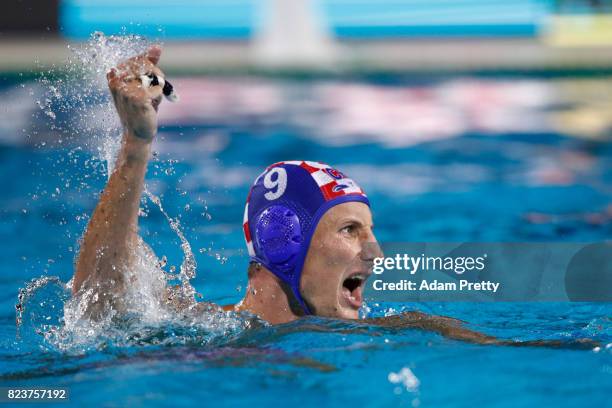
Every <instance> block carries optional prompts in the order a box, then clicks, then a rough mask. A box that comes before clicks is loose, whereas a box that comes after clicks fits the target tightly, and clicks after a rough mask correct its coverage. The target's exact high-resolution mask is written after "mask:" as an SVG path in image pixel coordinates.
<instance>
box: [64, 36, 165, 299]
mask: <svg viewBox="0 0 612 408" xmlns="http://www.w3.org/2000/svg"><path fill="white" fill-rule="evenodd" d="M160 55H161V49H160V48H159V47H152V48H150V49H149V50H148V51H147V52H146V53H145V54H143V55H139V56H137V57H134V58H131V59H129V60H127V61H126V62H124V63H123V64H121V65H119V66H118V67H117V69H114V68H113V69H112V70H111V71H110V72H109V73H108V74H107V79H108V86H109V89H110V92H111V94H112V96H113V101H114V103H115V108H116V110H117V113H118V114H119V117H120V119H121V124H122V125H123V137H122V142H121V150H120V152H119V155H118V157H117V162H116V164H115V167H114V170H113V173H112V175H111V177H110V179H109V181H108V183H107V184H106V187H105V188H104V191H103V192H102V194H101V196H100V201H99V202H98V205H97V206H96V209H95V210H94V212H93V215H92V217H91V220H90V221H89V224H88V225H87V229H86V231H85V234H84V236H83V240H82V243H81V248H80V251H79V255H78V259H77V262H76V268H75V273H74V279H73V283H72V292H73V293H75V294H76V293H78V292H79V291H81V290H83V289H89V288H94V289H96V290H100V289H102V290H101V292H102V293H109V292H115V293H116V292H120V291H122V290H123V289H125V284H126V282H125V280H126V273H125V272H126V270H127V268H129V267H130V265H131V263H132V261H133V259H132V258H133V255H134V246H135V245H136V243H137V240H138V233H137V231H138V210H139V206H140V197H141V194H142V191H143V185H144V176H145V173H146V170H147V163H148V161H149V157H150V154H151V142H152V141H153V138H154V137H155V134H156V133H157V108H158V106H159V104H160V102H161V99H162V88H161V86H159V85H158V86H151V87H145V86H143V84H142V83H141V81H140V77H141V75H145V74H149V73H153V74H155V75H157V76H158V77H159V76H161V77H163V73H162V72H161V71H160V70H159V68H157V63H158V61H159V57H160Z"/></svg>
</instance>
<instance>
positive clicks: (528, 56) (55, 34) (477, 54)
mask: <svg viewBox="0 0 612 408" xmlns="http://www.w3.org/2000/svg"><path fill="white" fill-rule="evenodd" d="M130 35H140V36H144V38H145V39H144V40H143V39H142V38H136V37H129V36H130ZM126 36H128V37H126ZM146 42H148V43H152V42H159V43H161V44H162V45H163V47H164V54H163V56H162V62H161V67H162V68H163V69H164V70H165V71H166V73H167V75H168V78H170V79H171V81H172V82H173V84H174V85H175V88H176V89H177V90H178V93H179V95H180V96H181V101H180V102H179V103H177V104H170V103H165V104H164V105H163V106H162V108H161V110H160V126H161V127H160V134H159V137H158V139H157V141H156V144H155V151H156V153H155V157H154V161H153V163H152V165H151V167H150V171H149V174H148V175H147V180H148V181H147V183H148V188H149V190H150V191H151V192H152V193H154V194H157V195H159V196H160V197H161V198H162V202H163V204H164V207H165V210H166V211H167V213H168V214H169V216H170V217H172V218H173V219H176V220H179V221H180V225H181V227H182V229H183V230H184V233H185V236H186V237H187V239H188V241H189V242H190V243H191V247H192V250H193V252H194V254H195V256H196V258H197V261H198V264H199V266H200V268H199V269H200V270H201V271H202V272H200V274H199V275H198V278H197V280H196V286H197V287H198V289H199V290H203V291H204V295H205V296H206V297H207V298H208V299H212V300H218V301H233V300H236V299H237V298H238V297H239V296H240V295H241V289H242V288H243V287H244V283H245V282H246V274H245V273H244V270H245V267H246V262H247V259H246V255H245V253H244V248H243V246H244V243H243V238H242V232H241V229H240V220H241V219H242V211H243V205H244V200H245V197H246V194H247V191H248V188H249V185H250V183H251V182H252V180H253V179H254V177H255V176H256V175H257V174H259V173H260V171H261V169H263V168H265V166H267V165H268V164H270V163H273V162H276V161H280V160H295V159H307V160H320V161H326V162H330V163H332V164H335V165H336V166H338V167H339V168H340V169H342V170H344V171H345V172H347V173H348V174H349V175H351V176H352V177H353V178H355V179H356V180H357V181H358V182H359V183H361V184H362V186H363V187H364V189H365V190H366V192H367V193H368V194H369V196H370V198H371V201H372V204H373V210H374V217H375V221H376V224H377V234H378V238H379V240H381V241H387V242H388V241H443V242H444V241H446V242H448V241H468V240H471V241H600V240H606V239H609V238H610V235H611V232H612V206H611V204H610V203H611V202H612V200H611V198H612V170H611V163H612V160H610V159H611V158H612V154H611V149H610V139H611V123H612V100H611V95H612V89H611V85H612V2H610V1H606V0H565V1H564V0H556V1H554V0H515V1H512V2H500V1H494V0H429V1H425V0H422V1H421V0H404V1H395V0H377V1H374V0H371V1H369V0H321V1H306V0H267V1H264V0H262V1H252V0H223V1H216V0H198V1H195V0H180V1H171V2H169V1H164V2H162V1H160V0H147V1H144V0H104V1H103V0H61V1H58V0H45V1H42V0H41V1H34V0H12V1H9V2H8V3H5V4H4V7H3V13H2V14H1V15H0V55H1V58H0V91H1V92H2V98H1V99H0V112H2V114H3V119H2V121H0V158H1V160H0V167H1V169H2V172H1V177H2V179H1V181H2V185H3V186H4V187H3V188H4V191H3V195H2V198H0V203H1V206H0V217H1V218H0V228H1V229H0V235H1V236H2V241H3V242H5V243H6V244H5V245H4V246H3V247H2V248H1V249H0V251H2V255H3V258H4V259H9V260H10V261H9V262H5V263H4V264H3V265H2V266H1V267H0V268H3V269H4V270H5V271H6V275H5V276H7V279H8V282H9V283H8V285H10V286H11V288H12V289H16V288H17V287H19V285H21V284H22V282H23V280H24V277H25V278H28V277H35V276H40V274H42V273H45V274H47V273H48V274H55V275H59V276H60V277H61V278H62V279H64V280H67V279H68V278H69V277H70V275H71V272H72V262H73V259H74V256H75V253H76V251H77V248H78V239H79V237H80V236H81V234H82V231H83V229H84V227H85V225H86V222H87V220H88V217H89V214H90V213H91V211H92V210H93V207H94V205H95V203H96V200H97V197H98V193H99V191H100V189H101V188H102V187H103V185H104V181H105V179H106V176H107V168H108V167H107V160H110V162H111V163H112V159H111V157H112V150H113V149H112V145H113V143H112V142H113V141H115V142H116V140H117V137H118V134H119V130H118V129H117V122H116V120H115V119H114V114H113V112H112V107H111V105H110V101H109V98H108V94H107V92H106V90H105V85H104V72H105V69H107V68H108V67H110V66H112V64H114V63H116V62H118V60H119V59H120V58H119V57H122V58H125V57H127V56H129V55H130V53H134V52H137V51H142V49H143V47H144V46H145V43H146ZM83 72H85V73H86V74H84V73H83ZM92 84H93V85H92ZM109 146H111V147H110V148H109ZM109 152H110V153H109ZM398 220H399V221H398ZM142 232H143V235H145V239H146V240H147V242H149V243H150V244H151V245H152V246H153V247H154V249H155V250H156V251H157V253H158V255H159V256H160V257H161V256H162V255H165V256H167V257H168V260H169V262H168V267H171V266H172V265H175V266H176V265H179V264H180V262H181V259H182V257H183V253H182V252H181V245H180V240H179V237H177V235H176V234H175V232H174V231H173V230H172V229H171V228H170V227H169V225H168V221H167V219H166V218H165V217H164V215H163V214H162V212H160V211H159V209H156V208H155V206H153V205H152V204H151V202H150V201H147V200H144V201H143V217H142ZM15 237H19V239H14V238H15ZM24 271H25V273H24ZM3 276H4V275H3ZM204 279H208V282H210V285H203V284H202V282H203V281H204ZM237 283H238V284H237ZM12 289H11V290H7V291H3V293H5V294H6V295H5V296H6V299H5V301H6V302H7V303H6V304H7V305H9V304H10V303H11V302H13V301H14V298H13V294H14V290H12Z"/></svg>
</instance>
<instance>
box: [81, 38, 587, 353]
mask: <svg viewBox="0 0 612 408" xmlns="http://www.w3.org/2000/svg"><path fill="white" fill-rule="evenodd" d="M160 55H161V49H160V48H158V47H152V48H151V49H149V50H148V51H147V53H146V54H143V55H140V56H137V57H134V58H132V59H130V60H128V61H126V62H125V63H123V64H121V65H119V66H118V67H117V68H116V69H112V70H111V71H110V72H109V73H108V75H107V79H108V85H109V89H110V91H111V94H112V96H113V101H114V103H115V107H116V109H117V113H118V114H119V117H120V119H121V123H122V125H123V128H124V133H123V138H122V145H121V149H120V151H119V155H118V157H117V162H116V164H115V167H114V170H113V172H112V175H111V177H110V179H109V180H108V183H107V184H106V187H105V189H104V191H103V192H102V194H101V196H100V201H99V202H98V205H97V206H96V209H95V211H94V213H93V215H92V217H91V220H90V221H89V224H88V226H87V230H86V231H85V235H84V237H83V240H82V243H81V248H80V251H79V256H78V259H77V262H76V270H75V274H74V278H73V283H72V285H73V286H72V290H73V293H74V294H75V295H82V294H86V295H87V296H86V297H85V299H86V300H87V304H86V305H85V307H87V311H88V314H89V317H91V318H93V319H96V318H99V317H101V316H102V315H104V314H108V311H109V308H110V307H112V308H113V310H114V311H119V312H121V310H122V308H123V306H125V305H123V304H122V300H125V298H126V297H129V298H130V299H132V300H133V299H134V298H136V299H137V301H138V302H142V303H146V302H147V301H148V300H149V299H147V296H148V295H144V294H138V295H137V296H122V295H124V294H125V293H126V291H127V290H129V289H130V288H131V287H132V286H133V285H134V281H135V280H136V279H138V278H139V277H138V276H136V275H135V274H134V273H132V272H133V271H134V270H137V269H138V268H139V267H141V265H139V264H138V262H140V261H142V258H141V257H139V251H141V250H142V248H143V244H142V242H141V239H140V237H139V236H138V212H139V204H140V198H141V194H142V192H143V186H144V176H145V173H146V168H147V163H148V161H149V157H150V154H151V142H152V141H153V138H154V136H155V134H156V133H157V109H158V107H159V104H160V103H161V100H162V98H163V97H164V96H166V97H167V99H169V100H176V95H175V94H174V92H173V89H172V86H171V85H170V84H169V82H168V81H166V80H165V79H164V74H163V73H162V72H161V71H160V69H159V68H158V67H157V63H158V61H159V58H160ZM242 226H243V229H244V235H245V238H246V243H247V247H248V251H249V256H250V261H251V262H250V265H249V269H248V278H249V284H248V288H247V292H246V295H245V297H244V299H242V301H240V302H239V303H238V304H236V305H230V306H225V307H224V309H225V310H235V311H245V312H250V313H252V314H254V315H256V316H258V317H259V318H261V319H263V320H265V321H267V322H269V323H272V324H277V323H284V322H289V321H292V320H295V319H297V318H298V317H300V316H305V315H311V314H314V315H318V316H328V317H335V318H344V319H355V318H357V317H358V310H359V308H360V307H361V305H362V301H363V299H362V298H363V288H364V285H365V281H366V279H367V278H368V276H369V275H370V270H371V267H372V265H373V260H374V258H375V257H378V256H381V255H382V254H381V253H380V250H379V248H378V245H377V244H376V238H375V237H374V234H373V232H372V227H373V225H372V214H371V212H370V207H369V201H368V199H367V197H366V195H365V194H364V192H363V191H362V190H361V188H360V187H359V186H358V185H357V184H356V183H355V182H354V181H353V180H351V179H350V178H348V177H347V176H346V175H344V174H343V173H341V172H340V171H338V170H337V169H334V168H331V167H330V166H328V165H325V164H323V163H318V162H309V161H286V162H280V163H275V164H273V165H271V166H269V167H268V168H267V169H266V170H265V171H264V172H263V173H262V174H261V175H259V177H257V178H256V180H255V183H254V184H253V186H252V187H251V190H250V192H249V195H248V198H247V203H246V208H245V212H244V219H243V225H242ZM157 278H159V279H157V280H156V283H157V287H158V289H159V291H153V292H154V293H157V294H158V295H159V296H158V299H157V300H159V302H161V303H163V304H167V305H168V306H170V307H172V308H175V309H181V310H184V306H187V307H191V308H193V307H194V306H201V305H204V306H209V305H210V304H207V303H203V302H202V303H196V302H195V299H193V295H191V297H190V296H189V294H188V296H185V294H184V293H183V294H181V293H178V294H177V292H176V290H173V288H170V287H166V285H165V280H164V278H163V275H160V276H159V277H157ZM153 280H155V279H153ZM148 283H149V285H151V284H155V282H153V283H152V282H148ZM138 296H140V297H138ZM213 307H217V306H213ZM196 309H197V307H196ZM364 321H365V322H366V323H368V324H375V325H379V326H386V327H393V328H403V327H405V328H416V329H421V330H429V331H434V332H437V333H439V334H442V335H444V336H446V337H450V338H453V339H458V340H463V341H470V342H475V343H481V344H500V345H518V346H526V345H530V346H552V347H559V346H562V345H563V343H562V342H560V341H557V340H551V341H524V342H515V341H512V340H499V339H496V338H494V337H491V336H488V335H485V334H482V333H478V332H475V331H472V330H469V329H467V328H465V327H463V326H462V322H461V321H459V320H457V319H453V318H448V317H442V316H432V315H427V314H425V313H421V312H405V313H402V314H400V315H394V316H387V317H383V318H374V319H366V320H364ZM321 329H322V330H324V327H322V328H321ZM354 330H359V329H358V328H356V329H354ZM567 346H568V347H576V346H579V347H587V348H588V347H592V346H593V342H592V341H589V340H588V339H586V340H576V341H575V342H573V343H571V344H570V343H568V344H567Z"/></svg>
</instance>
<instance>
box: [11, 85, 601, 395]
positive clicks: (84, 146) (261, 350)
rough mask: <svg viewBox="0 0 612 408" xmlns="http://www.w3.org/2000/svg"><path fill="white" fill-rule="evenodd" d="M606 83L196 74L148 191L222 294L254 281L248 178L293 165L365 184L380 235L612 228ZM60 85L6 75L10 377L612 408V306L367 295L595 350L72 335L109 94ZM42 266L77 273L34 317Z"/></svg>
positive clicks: (527, 237)
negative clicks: (75, 287) (247, 241)
mask: <svg viewBox="0 0 612 408" xmlns="http://www.w3.org/2000/svg"><path fill="white" fill-rule="evenodd" d="M53 81H54V80H51V83H54V82H53ZM607 81H608V79H606V78H595V79H590V80H584V79H559V80H543V79H537V78H514V79H503V78H498V79H479V78H459V77H450V78H435V79H434V78H431V79H427V80H422V81H421V80H420V81H414V80H410V79H407V78H402V77H392V78H390V77H385V78H342V79H329V78H318V79H309V80H292V79H287V78H285V79H282V80H281V79H270V78H253V77H240V78H226V77H217V78H216V77H198V78H177V79H176V80H175V81H173V82H174V83H175V86H176V88H177V89H178V90H179V93H181V96H182V97H183V99H182V100H183V102H182V104H179V105H174V106H171V105H164V106H162V108H161V113H160V115H161V117H160V122H161V131H160V135H159V138H158V140H157V141H156V144H155V151H156V156H155V159H154V160H153V161H152V163H151V164H150V167H149V173H148V174H147V185H148V189H149V190H150V191H151V192H152V193H154V194H156V195H158V196H159V197H160V198H161V201H162V203H163V206H164V209H165V210H166V211H167V213H168V214H169V215H170V217H172V218H175V219H177V220H178V221H179V222H180V225H181V230H182V231H183V233H184V234H185V236H186V238H187V240H188V242H189V243H190V245H191V248H192V251H193V253H194V255H195V258H196V261H197V263H198V269H197V270H198V274H197V277H196V278H195V279H194V280H193V282H192V283H193V285H194V287H195V288H196V290H197V291H198V292H200V293H201V294H202V296H203V298H204V299H207V300H210V301H214V302H218V303H221V304H227V303H231V302H236V301H237V300H239V299H240V298H241V296H242V294H243V293H244V288H245V285H246V265H247V258H246V255H245V250H244V243H243V237H242V232H241V225H240V222H241V220H242V211H243V205H244V200H245V198H246V193H247V189H248V186H249V185H250V183H251V182H252V179H253V178H254V177H255V176H256V175H257V174H259V172H260V170H261V169H263V168H264V167H265V166H266V165H268V164H270V163H272V162H275V161H279V160H286V159H296V158H305V159H310V160H320V161H325V162H330V163H333V164H335V165H337V166H338V167H339V168H341V169H343V170H345V171H346V172H347V173H348V174H350V175H351V176H352V177H354V178H355V179H357V180H359V182H360V183H361V184H362V186H363V187H364V189H365V190H366V191H367V192H368V194H369V196H370V198H371V202H372V206H373V214H374V219H375V223H376V234H377V236H378V238H379V240H380V241H382V242H385V241H396V242H397V241H432V242H439V241H446V242H449V241H455V242H458V241H488V242H510V241H517V242H525V241H537V242H558V241H563V242H569V241H576V242H580V241H601V240H607V239H609V238H610V236H611V234H612V208H611V207H610V203H611V202H612V200H611V198H612V167H611V164H612V160H611V159H612V148H611V145H610V134H609V131H607V130H605V127H604V129H603V130H601V129H599V130H598V129H592V128H585V127H584V126H583V125H582V124H581V123H580V122H579V123H576V122H574V121H572V116H571V114H572V112H574V110H578V109H580V108H585V109H587V111H581V112H582V113H583V114H584V115H595V116H596V117H598V118H600V119H601V117H604V118H605V116H601V114H600V113H599V115H600V116H601V117H600V116H597V115H598V112H601V111H605V107H606V106H607V105H606V104H607V101H606V100H605V98H604V100H601V101H598V100H596V99H594V98H593V97H592V92H593V89H597V88H598V87H600V86H602V84H603V85H606V84H607V83H608V82H607ZM48 86H49V83H47V82H44V81H43V82H42V83H41V82H30V81H27V80H16V79H10V78H4V79H3V80H2V82H0V87H1V89H2V92H3V94H4V95H6V96H7V97H3V98H2V99H1V101H0V111H2V112H3V115H4V119H3V123H2V125H1V126H0V143H1V146H0V169H1V171H0V177H1V185H2V187H3V194H2V195H1V196H0V236H1V238H2V246H1V247H0V254H1V258H2V259H3V263H2V266H1V268H2V274H1V275H0V276H1V281H0V293H1V294H2V295H1V303H0V311H1V312H0V319H1V320H0V361H1V363H0V386H20V387H34V386H55V387H67V388H68V389H69V390H70V398H71V402H72V403H75V404H78V405H80V406H89V405H94V404H95V405H103V406H126V405H128V406H167V405H169V404H172V405H176V406H188V405H206V406H233V405H245V406H246V405H252V404H262V405H264V404H265V405H267V404H274V403H279V402H282V403H283V404H289V405H291V404H294V405H298V404H299V405H300V406H313V405H315V404H317V405H319V406H337V405H348V406H354V405H356V406H373V407H378V406H380V407H387V406H409V407H416V406H423V407H430V406H431V407H444V406H453V407H462V406H465V407H471V406H475V405H476V406H478V405H481V406H496V407H515V406H568V407H569V406H605V405H607V404H609V401H610V397H611V396H612V395H611V387H610V384H612V350H611V349H610V343H611V342H612V324H611V320H610V319H611V316H612V306H611V305H610V304H609V303H569V302H568V303H486V304H479V303H418V304H391V303H378V304H373V303H371V304H369V307H370V308H371V312H370V314H371V315H372V316H383V315H385V314H389V313H399V312H401V311H407V310H421V311H424V312H427V313H433V314H441V315H447V316H453V317H456V318H459V319H463V320H465V321H466V322H467V324H468V326H469V327H471V328H474V329H476V330H479V331H482V332H484V333H487V334H491V335H495V336H499V337H501V338H507V339H516V340H536V339H549V340H550V339H561V340H563V341H567V342H571V340H575V339H579V338H589V339H592V340H594V341H596V342H598V343H600V344H601V347H600V348H599V349H596V350H590V349H589V350H577V349H553V348H535V347H525V348H511V347H499V346H480V345H473V344H468V343H463V342H458V341H453V340H449V339H446V338H443V337H441V336H439V335H437V334H433V333H428V332H421V331H417V330H410V329H402V330H400V329H396V330H392V329H381V328H377V327H373V326H367V325H363V324H362V325H360V324H359V323H355V324H348V323H341V322H336V321H333V320H325V319H316V318H310V319H305V320H302V321H298V322H294V323H291V324H288V325H283V326H279V327H262V328H256V329H252V330H242V326H241V323H240V322H239V321H231V322H225V323H222V322H216V323H215V322H213V323H214V324H212V325H210V324H203V325H199V324H197V322H196V323H194V322H185V321H184V320H180V319H178V318H177V319H175V320H172V319H170V320H166V321H162V322H158V323H157V324H142V323H139V322H133V321H132V322H130V321H128V322H126V323H125V326H124V327H116V328H115V330H114V331H112V332H107V333H103V334H100V333H96V334H94V335H92V336H91V338H87V333H85V338H83V337H80V338H77V336H74V333H73V334H71V333H67V332H66V331H62V327H63V322H62V319H63V316H64V312H63V307H64V306H65V305H66V304H67V301H68V299H69V293H68V292H67V290H66V288H65V286H64V284H65V283H66V282H68V280H69V279H70V277H71V274H72V266H73V261H74V259H75V253H76V249H77V247H78V240H79V237H80V236H81V234H82V232H83V229H84V227H85V225H86V223H87V220H88V217H89V215H90V213H91V212H92V210H93V208H94V205H95V203H96V198H97V195H98V193H99V191H100V190H101V189H102V187H103V185H104V181H105V180H106V171H107V169H106V163H105V162H104V161H103V160H102V159H101V158H102V157H103V156H104V154H103V153H101V152H100V150H98V148H99V147H100V146H101V144H100V140H101V139H104V138H100V134H104V133H105V131H106V130H105V129H106V127H105V126H106V124H105V123H106V122H104V120H102V121H100V120H97V117H96V109H98V108H99V109H101V108H100V107H99V106H98V105H95V104H96V103H101V104H104V103H105V102H104V100H105V99H104V95H103V94H102V96H99V97H100V98H101V99H98V97H93V96H91V95H89V97H90V99H89V102H90V103H91V104H94V106H98V107H97V108H94V109H93V110H92V111H91V112H85V111H82V110H80V106H81V105H79V103H77V101H72V102H71V103H73V105H70V103H69V104H68V107H66V106H64V107H63V108H61V107H60V108H61V109H60V108H57V109H56V107H54V106H53V104H54V103H55V102H57V101H50V102H49V103H48V104H47V103H46V102H45V101H44V98H45V93H46V92H48ZM585 95H586V96H585ZM64 97H65V98H68V99H69V98H70V97H71V96H69V95H68V96H66V95H64V96H62V98H64ZM486 98H489V99H486ZM41 99H42V101H43V102H42V105H43V107H45V106H47V108H48V109H47V108H45V109H47V110H45V109H43V110H41V109H39V108H38V107H37V106H36V101H37V100H38V101H40V100H41ZM51 99H53V98H51ZM585 99H588V100H589V101H590V105H589V106H587V107H585V106H584V102H583V101H584V100H585ZM598 104H599V105H598ZM599 107H600V108H602V110H598V108H599ZM49 109H51V111H52V112H53V115H49V113H48V112H49ZM53 109H55V110H53ZM588 109H591V111H588ZM45 112H47V113H45ZM585 112H586V113H585ZM589 112H590V113H589ZM593 112H594V113H593ZM51 116H54V117H53V118H52V117H51ZM74 117H78V119H79V121H77V122H75V123H73V122H70V120H72V119H73V118H74ZM98 119H99V118H98ZM602 120H604V119H602ZM66 121H67V122H66ZM68 122H70V123H69V124H67V123H68ZM608 129H609V128H608ZM110 134H112V132H110ZM60 140H61V142H60ZM102 141H104V140H102ZM143 209H144V215H143V217H141V223H142V227H141V233H142V235H143V237H144V238H145V240H146V241H147V242H148V243H149V244H150V245H151V246H152V247H153V248H154V250H155V251H156V253H157V255H158V256H159V257H161V256H162V255H165V256H166V257H167V259H168V265H175V266H177V267H178V266H179V265H180V264H181V262H182V258H183V252H182V251H181V246H180V240H179V238H178V236H177V234H176V233H175V232H174V231H173V230H172V229H171V228H170V226H169V223H168V220H167V219H166V218H165V217H164V216H163V214H162V213H161V212H160V210H159V209H158V208H157V207H156V206H155V205H154V204H153V203H152V202H151V201H150V200H148V199H145V200H143ZM40 277H59V280H57V281H54V280H53V279H51V281H50V282H48V283H43V282H41V281H40V280H39V281H37V282H38V284H39V286H40V288H39V289H38V290H33V289H31V288H30V289H29V290H28V291H27V296H26V297H27V298H26V299H25V300H24V301H23V307H24V308H25V309H24V312H23V315H22V319H23V322H22V324H21V325H20V326H19V327H16V324H15V319H16V313H15V304H16V303H17V302H18V293H19V290H20V289H23V288H26V285H27V284H28V282H30V281H31V280H33V279H38V278H40ZM22 293H25V292H22ZM366 300H367V299H366ZM356 328H357V329H359V330H355V329H356ZM402 370H403V371H402Z"/></svg>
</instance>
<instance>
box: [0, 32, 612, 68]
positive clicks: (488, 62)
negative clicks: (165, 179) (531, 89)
mask: <svg viewBox="0 0 612 408" xmlns="http://www.w3.org/2000/svg"><path fill="white" fill-rule="evenodd" d="M68 44H69V42H67V41H64V40H62V39H58V38H53V39H39V38H14V39H6V38H4V39H0V71H2V72H31V71H37V70H39V69H42V68H43V67H50V66H52V65H56V66H61V65H62V63H63V61H65V60H66V59H67V58H68V57H69V55H70V50H69V49H68V47H67V46H68ZM73 45H77V44H74V43H73ZM253 56H254V54H253V48H252V47H251V44H250V43H249V42H246V41H223V42H221V41H216V42H213V41H197V42H195V41H194V42H167V43H166V44H165V45H164V57H163V67H164V69H165V70H166V71H168V72H170V73H174V74H177V73H178V74H199V73H206V72H226V71H229V72H246V71H250V70H252V69H254V68H255V69H257V68H258V67H257V66H256V64H254V58H253ZM330 66H333V69H331V70H332V71H340V72H355V71H356V72H360V71H365V72H369V71H404V72H430V71H451V72H471V71H485V72H486V71H499V70H502V71H505V70H517V71H529V70H558V71H564V70H599V69H602V70H610V69H612V47H611V46H603V47H580V48H578V47H553V46H548V45H546V44H544V43H543V42H542V41H540V40H537V39H533V38H512V39H444V40H414V39H411V40H408V39H396V40H388V39H386V40H370V41H363V40H361V41H343V42H340V43H339V44H338V45H337V53H336V57H335V60H334V61H333V63H331V64H328V66H327V68H326V67H325V66H321V67H314V68H315V69H323V70H324V71H325V70H330V69H329V67H330ZM268 68H269V67H268ZM294 68H301V69H306V70H308V69H312V68H313V67H308V66H303V67H294Z"/></svg>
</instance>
